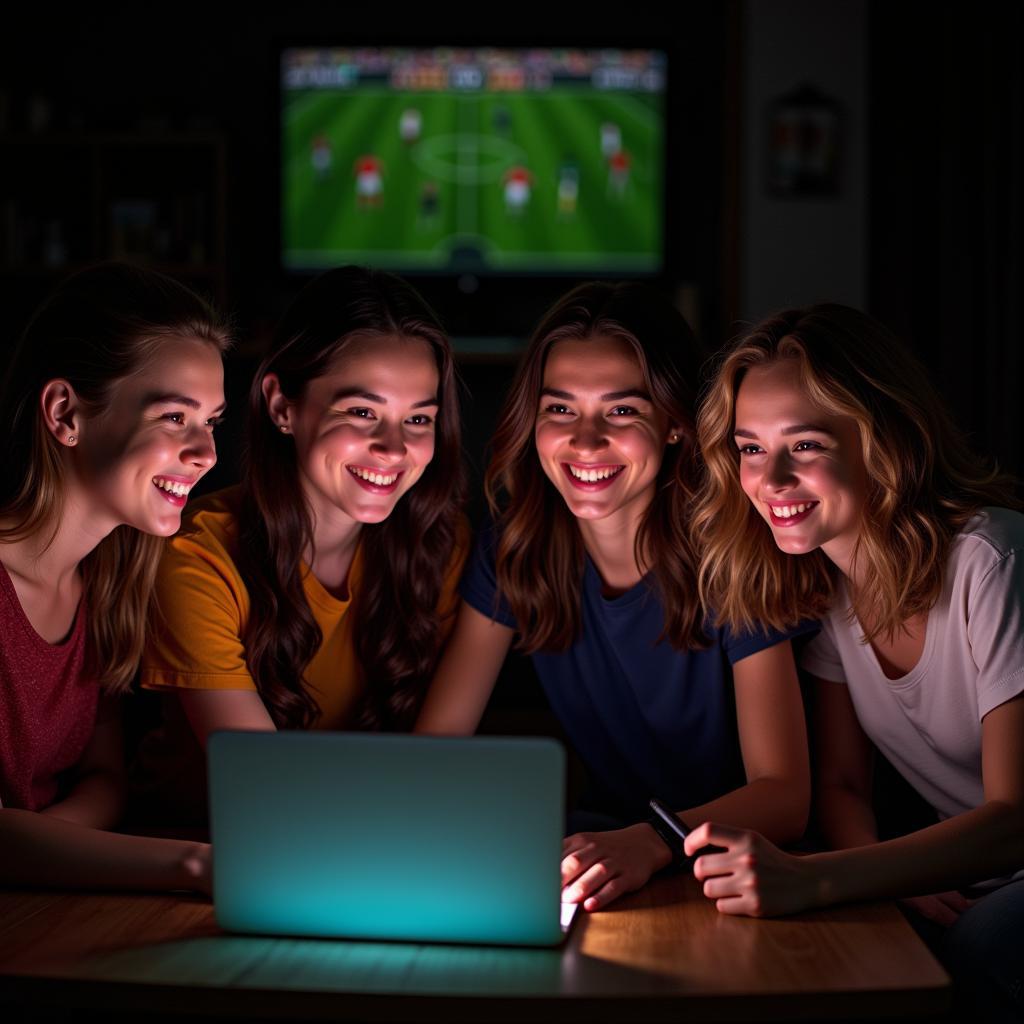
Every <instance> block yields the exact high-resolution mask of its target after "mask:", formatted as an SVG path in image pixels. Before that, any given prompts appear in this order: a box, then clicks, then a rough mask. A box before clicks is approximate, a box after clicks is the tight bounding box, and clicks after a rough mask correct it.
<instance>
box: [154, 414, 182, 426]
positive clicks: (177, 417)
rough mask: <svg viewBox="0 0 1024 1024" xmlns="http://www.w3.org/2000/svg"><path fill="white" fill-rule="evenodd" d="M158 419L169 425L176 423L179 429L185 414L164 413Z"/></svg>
mask: <svg viewBox="0 0 1024 1024" xmlns="http://www.w3.org/2000/svg"><path fill="white" fill-rule="evenodd" d="M160 419H162V420H167V421H168V422H169V423H176V424H178V426H179V427H180V426H181V425H182V424H184V422H185V414H184V413H183V412H165V413H164V414H163V416H161V417H160Z"/></svg>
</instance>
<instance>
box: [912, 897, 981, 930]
mask: <svg viewBox="0 0 1024 1024" xmlns="http://www.w3.org/2000/svg"><path fill="white" fill-rule="evenodd" d="M976 902H977V900H969V899H968V898H967V897H966V896H961V895H960V893H958V892H955V891H954V892H937V893H934V894H933V895H931V896H911V897H908V898H907V899H902V900H900V903H902V904H903V906H905V907H909V908H910V909H911V910H913V911H915V912H916V913H918V914H920V915H921V917H924V918H927V919H928V920H929V921H934V922H935V923H936V924H940V925H942V927H943V928H948V927H949V926H950V925H951V924H956V921H957V918H959V917H960V915H961V914H962V913H963V912H964V911H965V910H970V908H971V907H973V906H974V904H975V903H976Z"/></svg>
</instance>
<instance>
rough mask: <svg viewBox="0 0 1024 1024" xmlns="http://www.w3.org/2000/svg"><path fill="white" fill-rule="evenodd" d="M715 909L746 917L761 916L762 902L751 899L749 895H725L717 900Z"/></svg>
mask: <svg viewBox="0 0 1024 1024" xmlns="http://www.w3.org/2000/svg"><path fill="white" fill-rule="evenodd" d="M715 909H716V910H717V911H718V912H719V913H720V914H734V915H743V916H745V917H761V916H762V915H761V907H760V904H758V903H754V902H752V901H751V899H750V897H749V896H747V895H743V896H725V897H723V898H722V899H719V900H715Z"/></svg>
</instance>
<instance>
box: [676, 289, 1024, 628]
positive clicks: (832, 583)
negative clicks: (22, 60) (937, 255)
mask: <svg viewBox="0 0 1024 1024" xmlns="http://www.w3.org/2000/svg"><path fill="white" fill-rule="evenodd" d="M779 360H792V362H793V363H794V364H795V365H796V367H797V368H798V371H799V374H800V383H801V386H802V387H803V389H804V391H805V393H806V394H807V396H808V398H809V399H811V401H812V402H814V403H815V405H817V406H818V407H819V408H821V409H822V410H824V411H825V412H827V413H829V414H831V415H835V416H849V417H851V418H853V419H854V420H855V421H856V423H857V427H858V429H859V432H860V442H861V449H862V452H863V456H864V465H865V467H866V469H867V476H868V492H867V495H866V497H865V500H864V516H863V520H862V524H861V530H860V535H859V537H858V539H857V545H856V548H855V554H854V559H855V561H856V563H857V565H858V568H860V569H862V571H861V572H859V576H861V577H862V578H863V582H862V584H861V585H860V591H859V592H858V594H857V595H856V597H857V602H858V605H859V606H860V607H863V608H865V609H869V610H870V618H869V619H868V622H866V623H864V625H865V628H866V635H867V639H869V640H872V639H874V638H875V637H877V636H880V635H886V636H890V637H891V636H892V635H894V634H895V633H896V632H897V631H898V630H899V629H900V628H901V626H902V625H903V623H904V622H906V620H907V619H909V618H911V617H913V616H914V615H918V614H920V613H922V612H927V611H928V610H929V609H930V608H931V607H932V606H933V605H934V604H935V602H936V601H937V600H938V598H939V595H940V593H941V590H942V581H943V577H944V574H945V569H946V561H947V558H948V556H949V547H950V544H951V543H952V541H953V538H954V537H955V535H956V534H957V533H958V532H959V531H960V530H962V529H963V527H964V525H965V524H966V523H967V521H968V520H969V519H970V518H971V517H972V516H973V515H974V514H975V513H976V512H977V511H978V510H979V509H980V508H982V507H983V506H985V505H997V506H1002V507H1006V508H1019V507H1020V502H1019V499H1018V498H1017V496H1016V494H1015V490H1014V482H1013V481H1012V480H1011V479H1010V478H1008V477H1006V476H1004V475H1003V474H1001V473H1000V472H999V471H998V470H997V469H996V468H995V467H994V466H993V465H991V464H989V463H987V462H986V461H984V460H982V459H979V458H978V457H977V456H975V455H974V454H973V453H972V452H971V451H970V449H969V447H968V446H967V443H966V442H965V440H964V436H963V434H962V432H961V431H960V430H959V429H958V428H957V426H956V425H955V424H954V422H953V420H952V419H951V418H950V416H949V414H948V413H947V411H946V408H945V406H944V404H943V402H942V400H941V398H940V397H939V394H938V392H937V391H936V390H935V388H934V387H933V386H932V385H931V383H930V382H929V380H928V375H927V373H926V372H925V369H924V367H923V366H921V364H920V363H919V362H918V361H917V360H916V359H915V358H914V356H913V355H912V354H911V352H910V350H909V349H907V348H906V347H905V346H904V345H903V344H902V343H901V342H900V341H899V340H898V339H897V338H895V337H894V336H893V335H892V334H891V333H890V332H889V330H888V329H887V328H886V327H884V326H883V325H882V324H880V323H879V322H878V321H876V320H873V319H872V318H871V317H869V316H866V315H865V314H864V313H861V312H858V311H857V310H855V309H851V308H849V307H847V306H840V305H835V304H827V305H819V306H811V307H808V308H806V309H792V310H788V311H786V312H783V313H779V314H777V315H775V316H772V317H769V318H768V319H767V320H765V321H763V322H762V323H760V324H758V325H757V326H756V327H754V328H753V329H752V330H750V331H749V332H748V333H747V334H745V335H744V336H743V337H741V338H739V339H738V340H737V341H736V342H734V343H733V345H732V346H731V347H730V348H728V349H727V350H726V351H725V353H724V354H723V356H722V358H721V361H720V365H719V367H718V371H717V373H716V375H715V378H714V381H713V382H712V384H711V386H710V388H709V389H708V393H707V396H706V397H705V399H704V401H703V403H702V406H701V410H700V417H699V420H698V424H699V433H700V443H701V448H702V450H703V453H704V459H705V462H706V465H707V481H706V486H705V488H704V492H703V496H702V500H701V502H700V504H699V506H698V509H697V512H696V523H697V529H698V531H699V536H700V538H701V546H702V551H703V560H702V564H701V572H700V579H701V590H702V593H703V595H704V597H705V599H706V600H707V601H708V602H709V604H711V605H712V606H713V607H715V608H716V609H717V610H718V612H719V616H720V619H721V620H722V621H724V622H727V623H729V624H730V625H732V626H733V627H736V628H747V629H749V628H751V626H753V625H754V624H755V623H764V624H767V625H770V626H774V627H776V628H780V629H781V628H785V627H786V626H790V625H792V624H793V623H795V622H796V621H798V620H799V619H802V618H807V617H820V616H821V615H823V614H825V613H826V612H827V611H828V609H829V606H830V605H831V603H832V599H833V597H834V594H835V587H836V583H837V581H838V579H839V570H838V569H837V568H836V566H835V565H834V564H833V563H832V562H831V561H830V560H829V559H828V557H827V556H826V555H825V554H824V553H823V552H822V551H821V550H817V551H813V552H810V553H808V554H806V555H800V556H794V555H788V554H785V553H784V552H782V551H780V550H779V548H778V547H777V545H776V544H775V541H774V539H773V537H772V533H771V530H770V529H769V528H768V526H767V525H766V524H765V522H764V520H763V519H762V518H761V516H760V515H759V514H758V513H757V512H756V511H755V509H754V508H753V506H752V505H751V502H750V500H749V499H748V498H747V497H746V495H745V494H744V492H743V490H742V488H741V487H740V476H739V459H740V456H739V452H738V451H737V448H736V442H735V440H734V437H733V429H734V427H735V420H736V416H735V412H736V395H737V392H738V391H739V387H740V384H741V383H742V382H743V377H744V375H745V374H746V373H747V371H748V370H749V369H750V368H751V367H754V366H765V365H770V364H772V363H775V362H777V361H779ZM861 621H862V622H863V621H864V620H863V619H862V620H861Z"/></svg>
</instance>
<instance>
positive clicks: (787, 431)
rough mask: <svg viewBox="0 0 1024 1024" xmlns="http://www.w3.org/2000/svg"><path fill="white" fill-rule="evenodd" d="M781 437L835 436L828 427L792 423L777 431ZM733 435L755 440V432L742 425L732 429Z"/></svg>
mask: <svg viewBox="0 0 1024 1024" xmlns="http://www.w3.org/2000/svg"><path fill="white" fill-rule="evenodd" d="M779 433H780V434H782V436H783V437H790V436H791V435H793V434H827V435H828V436H829V437H835V436H836V435H835V431H833V430H829V429H828V427H822V426H820V425H819V424H816V423H794V424H793V425H792V426H791V427H783V428H782V430H780V431H779ZM733 435H734V436H736V437H749V438H750V439H751V440H754V441H756V440H757V439H758V438H757V434H755V433H754V432H753V431H752V430H744V429H743V428H742V427H737V428H736V429H735V430H734V431H733Z"/></svg>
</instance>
